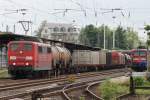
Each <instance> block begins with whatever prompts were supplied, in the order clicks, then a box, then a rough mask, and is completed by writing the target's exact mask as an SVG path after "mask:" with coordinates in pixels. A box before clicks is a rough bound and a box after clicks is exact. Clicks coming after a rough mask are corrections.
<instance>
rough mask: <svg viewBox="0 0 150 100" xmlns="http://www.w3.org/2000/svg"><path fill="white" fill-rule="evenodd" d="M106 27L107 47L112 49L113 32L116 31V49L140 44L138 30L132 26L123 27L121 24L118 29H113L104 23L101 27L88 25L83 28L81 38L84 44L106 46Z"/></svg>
mask: <svg viewBox="0 0 150 100" xmlns="http://www.w3.org/2000/svg"><path fill="white" fill-rule="evenodd" d="M104 29H105V46H106V49H112V45H113V32H115V49H132V48H135V47H137V46H138V44H139V39H138V35H137V32H135V31H133V29H131V28H127V29H123V27H121V26H118V27H117V28H116V30H115V29H113V30H111V29H110V28H109V27H108V26H105V27H104V25H101V26H100V27H95V26H94V25H87V26H86V27H85V28H82V29H81V33H80V36H79V40H80V42H81V43H82V44H84V45H89V46H94V47H95V46H96V47H101V48H104Z"/></svg>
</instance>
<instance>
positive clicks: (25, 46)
mask: <svg viewBox="0 0 150 100" xmlns="http://www.w3.org/2000/svg"><path fill="white" fill-rule="evenodd" d="M31 50H32V45H31V44H29V43H28V44H27V43H26V44H24V51H31Z"/></svg>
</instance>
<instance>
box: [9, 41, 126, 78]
mask: <svg viewBox="0 0 150 100" xmlns="http://www.w3.org/2000/svg"><path fill="white" fill-rule="evenodd" d="M127 61H128V57H127V55H124V54H122V53H120V52H117V51H111V52H110V51H106V50H100V51H91V50H74V51H73V53H72V54H71V52H70V51H69V50H68V49H67V48H65V47H63V46H56V45H55V46H52V45H49V44H44V43H38V42H32V41H11V42H10V43H9V44H8V65H9V67H8V72H9V74H10V75H11V76H12V77H17V76H29V77H36V76H37V77H38V76H51V75H54V74H55V75H58V74H66V73H74V72H84V71H91V70H99V69H106V68H116V67H119V66H122V67H124V66H125V65H126V64H127V63H126V62H127Z"/></svg>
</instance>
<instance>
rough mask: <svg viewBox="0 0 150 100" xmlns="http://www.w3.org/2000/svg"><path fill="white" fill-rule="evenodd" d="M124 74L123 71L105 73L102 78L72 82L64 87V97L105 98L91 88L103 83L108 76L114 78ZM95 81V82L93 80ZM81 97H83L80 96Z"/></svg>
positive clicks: (94, 99) (71, 98)
mask: <svg viewBox="0 0 150 100" xmlns="http://www.w3.org/2000/svg"><path fill="white" fill-rule="evenodd" d="M121 75H123V74H122V73H121V72H119V73H107V74H105V75H102V76H101V78H100V79H94V80H90V81H89V80H87V81H83V82H80V83H74V84H70V85H68V86H66V87H64V88H63V94H64V97H65V98H66V99H67V100H79V99H81V98H82V97H83V98H84V99H85V100H104V99H103V98H101V97H99V96H97V95H96V94H95V93H93V92H92V91H91V90H90V88H91V87H92V86H93V85H96V84H99V83H101V82H102V81H103V80H105V79H106V78H108V77H109V78H110V77H111V78H114V77H119V76H121ZM93 81H94V82H93ZM80 97H81V98H80Z"/></svg>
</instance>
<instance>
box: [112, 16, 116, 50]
mask: <svg viewBox="0 0 150 100" xmlns="http://www.w3.org/2000/svg"><path fill="white" fill-rule="evenodd" d="M112 18H113V24H114V23H115V18H116V17H115V16H113V17H112ZM113 49H115V30H113Z"/></svg>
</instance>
